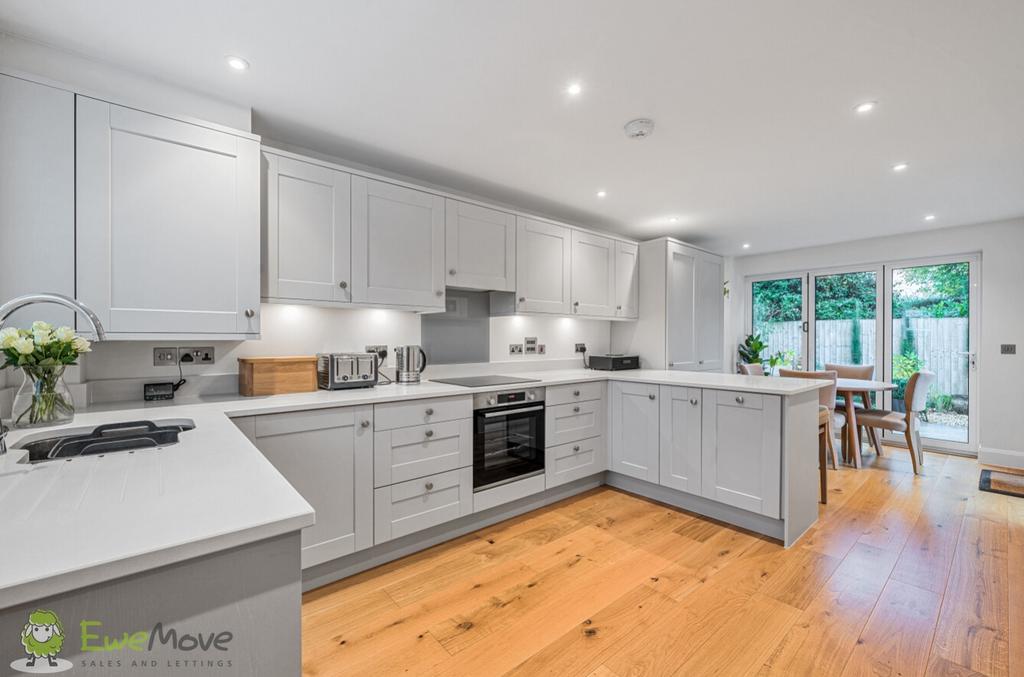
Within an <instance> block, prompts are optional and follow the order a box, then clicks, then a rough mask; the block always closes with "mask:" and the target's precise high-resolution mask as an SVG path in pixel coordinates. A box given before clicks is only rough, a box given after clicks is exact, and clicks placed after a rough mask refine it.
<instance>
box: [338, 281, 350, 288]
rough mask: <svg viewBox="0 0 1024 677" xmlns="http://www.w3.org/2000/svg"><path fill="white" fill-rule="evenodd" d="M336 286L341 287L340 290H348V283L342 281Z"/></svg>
mask: <svg viewBox="0 0 1024 677" xmlns="http://www.w3.org/2000/svg"><path fill="white" fill-rule="evenodd" d="M338 286H339V287H341V288H342V289H348V282H345V280H342V281H341V282H339V283H338Z"/></svg>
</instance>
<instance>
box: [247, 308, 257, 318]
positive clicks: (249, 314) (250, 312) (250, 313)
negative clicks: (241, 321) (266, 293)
mask: <svg viewBox="0 0 1024 677" xmlns="http://www.w3.org/2000/svg"><path fill="white" fill-rule="evenodd" d="M245 316H246V317H248V318H250V319H252V318H254V317H256V311H255V310H253V309H252V308H246V309H245Z"/></svg>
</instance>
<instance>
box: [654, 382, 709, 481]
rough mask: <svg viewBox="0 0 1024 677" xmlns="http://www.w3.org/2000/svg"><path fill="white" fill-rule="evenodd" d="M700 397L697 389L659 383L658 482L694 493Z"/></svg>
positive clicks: (697, 477)
mask: <svg viewBox="0 0 1024 677" xmlns="http://www.w3.org/2000/svg"><path fill="white" fill-rule="evenodd" d="M702 400H703V393H702V392H701V389H700V388H684V387H680V386H661V422H660V423H661V444H660V456H661V470H660V472H661V480H660V483H661V485H662V486H665V487H671V488H673V489H678V490H679V491H685V492H687V493H691V494H696V495H698V496H699V495H700V492H701V483H700V482H701V478H700V473H701V402H702Z"/></svg>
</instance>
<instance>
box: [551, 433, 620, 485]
mask: <svg viewBox="0 0 1024 677" xmlns="http://www.w3.org/2000/svg"><path fill="white" fill-rule="evenodd" d="M607 468H608V443H607V437H606V436H605V435H599V436H597V437H588V438H585V439H582V440H577V441H575V442H567V443H565V444H559V445H556V446H549V447H548V448H547V449H545V452H544V474H545V486H546V488H548V489H550V488H552V487H557V486H559V485H562V484H567V483H569V482H572V481H574V480H578V479H581V478H584V477H590V476H591V475H596V474H598V473H600V472H604V471H605V470H607Z"/></svg>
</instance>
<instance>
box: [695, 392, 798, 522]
mask: <svg viewBox="0 0 1024 677" xmlns="http://www.w3.org/2000/svg"><path fill="white" fill-rule="evenodd" d="M781 407H782V404H781V398H780V397H779V396H778V395H761V394H756V393H743V392H733V391H725V390H707V389H705V390H704V401H703V405H702V410H701V421H702V424H701V460H702V462H701V487H702V488H701V495H703V496H704V497H705V498H709V499H712V500H714V501H719V502H721V503H726V504H728V505H731V506H734V507H737V508H742V509H744V510H749V511H750V512H755V513H759V514H761V515H765V516H767V517H774V518H778V517H779V514H780V502H781V468H782V409H781Z"/></svg>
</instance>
